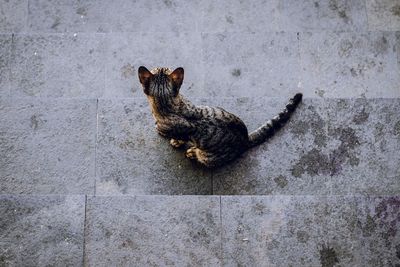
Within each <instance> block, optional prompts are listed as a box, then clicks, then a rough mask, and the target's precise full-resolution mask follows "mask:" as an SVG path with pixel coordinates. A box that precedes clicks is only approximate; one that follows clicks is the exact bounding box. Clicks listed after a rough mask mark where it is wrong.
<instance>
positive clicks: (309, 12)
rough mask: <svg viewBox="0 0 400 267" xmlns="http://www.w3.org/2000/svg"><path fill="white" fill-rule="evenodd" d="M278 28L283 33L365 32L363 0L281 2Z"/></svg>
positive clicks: (365, 17) (283, 0) (288, 0)
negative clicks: (283, 31)
mask: <svg viewBox="0 0 400 267" xmlns="http://www.w3.org/2000/svg"><path fill="white" fill-rule="evenodd" d="M279 11H280V17H281V18H280V29H281V30H285V31H300V32H301V31H316V32H318V31H324V30H331V31H332V30H333V31H366V30H367V15H366V11H365V2H364V0H329V1H326V0H317V1H316V0H300V1H292V0H282V1H280V4H279Z"/></svg>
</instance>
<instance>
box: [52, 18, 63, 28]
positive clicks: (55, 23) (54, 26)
mask: <svg viewBox="0 0 400 267" xmlns="http://www.w3.org/2000/svg"><path fill="white" fill-rule="evenodd" d="M60 23H61V19H60V18H59V17H56V19H55V20H54V22H53V24H52V25H51V28H52V29H56V28H57V27H58V25H60Z"/></svg>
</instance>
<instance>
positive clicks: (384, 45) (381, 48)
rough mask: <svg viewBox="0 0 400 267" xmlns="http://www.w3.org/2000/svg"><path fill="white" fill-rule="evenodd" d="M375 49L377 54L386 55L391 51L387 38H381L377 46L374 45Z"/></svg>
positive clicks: (376, 43)
mask: <svg viewBox="0 0 400 267" xmlns="http://www.w3.org/2000/svg"><path fill="white" fill-rule="evenodd" d="M374 49H375V53H376V54H385V53H387V51H388V50H389V42H388V40H387V39H386V37H385V36H382V38H379V39H378V40H377V41H376V42H375V44H374Z"/></svg>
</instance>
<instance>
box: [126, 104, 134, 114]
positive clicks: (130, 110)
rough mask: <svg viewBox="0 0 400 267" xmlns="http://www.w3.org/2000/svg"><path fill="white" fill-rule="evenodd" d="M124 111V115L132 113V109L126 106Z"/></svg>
mask: <svg viewBox="0 0 400 267" xmlns="http://www.w3.org/2000/svg"><path fill="white" fill-rule="evenodd" d="M124 111H125V114H129V113H131V112H132V109H131V108H130V107H128V106H126V105H125V106H124Z"/></svg>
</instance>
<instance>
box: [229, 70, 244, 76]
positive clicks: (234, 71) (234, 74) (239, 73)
mask: <svg viewBox="0 0 400 267" xmlns="http://www.w3.org/2000/svg"><path fill="white" fill-rule="evenodd" d="M231 74H232V76H235V77H239V76H240V75H241V74H242V71H241V70H240V69H234V70H232V72H231Z"/></svg>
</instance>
